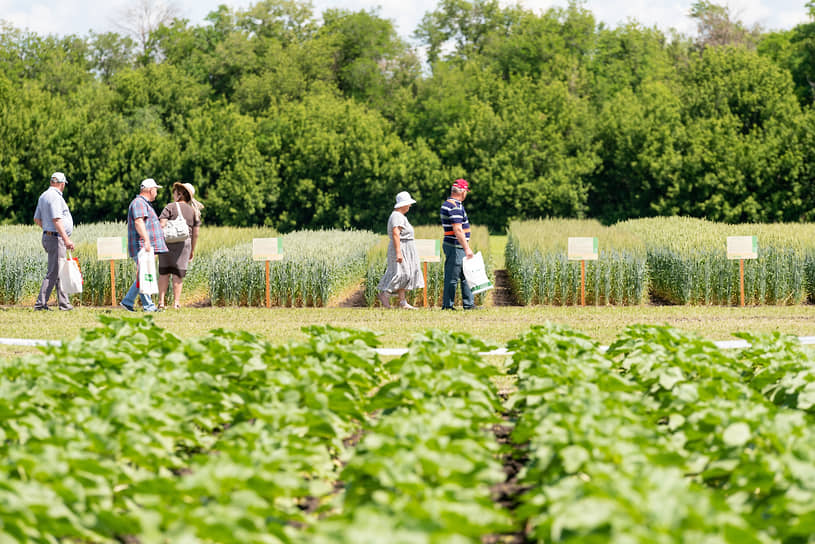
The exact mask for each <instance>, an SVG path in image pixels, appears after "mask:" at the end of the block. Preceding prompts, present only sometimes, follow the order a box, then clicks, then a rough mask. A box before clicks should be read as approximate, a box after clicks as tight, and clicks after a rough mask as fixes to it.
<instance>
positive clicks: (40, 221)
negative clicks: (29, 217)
mask: <svg viewBox="0 0 815 544" xmlns="http://www.w3.org/2000/svg"><path fill="white" fill-rule="evenodd" d="M34 222H35V223H36V224H37V226H38V227H40V228H42V219H40V218H39V217H35V218H34Z"/></svg>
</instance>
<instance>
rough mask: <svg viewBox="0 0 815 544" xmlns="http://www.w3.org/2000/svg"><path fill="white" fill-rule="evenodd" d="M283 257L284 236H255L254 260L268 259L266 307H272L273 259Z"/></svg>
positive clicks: (253, 245) (253, 241)
mask: <svg viewBox="0 0 815 544" xmlns="http://www.w3.org/2000/svg"><path fill="white" fill-rule="evenodd" d="M281 259H283V239H282V238H253V239H252V260H253V261H266V307H267V308H271V307H272V299H271V293H270V292H269V291H270V288H269V273H270V263H271V261H279V260H281Z"/></svg>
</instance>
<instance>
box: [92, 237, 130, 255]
mask: <svg viewBox="0 0 815 544" xmlns="http://www.w3.org/2000/svg"><path fill="white" fill-rule="evenodd" d="M96 258H97V259H99V260H100V261H112V260H117V259H127V238H125V237H124V236H115V237H112V238H97V239H96Z"/></svg>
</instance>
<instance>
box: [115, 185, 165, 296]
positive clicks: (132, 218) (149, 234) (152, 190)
mask: <svg viewBox="0 0 815 544" xmlns="http://www.w3.org/2000/svg"><path fill="white" fill-rule="evenodd" d="M159 189H161V185H158V184H157V183H156V181H155V180H154V179H152V178H147V179H145V180H144V181H142V182H141V185H140V186H139V194H138V195H136V198H134V199H133V201H132V202H131V203H130V207H128V209H127V252H128V254H129V255H130V258H131V259H133V261H134V262H135V263H136V281H134V282H133V285H131V286H130V289H129V290H128V291H127V294H126V295H125V298H124V299H122V301H121V302H120V303H119V306H121V307H122V308H124V309H125V310H127V311H129V312H134V311H135V304H136V296H139V297H141V305H142V309H143V310H144V311H145V312H156V311H159V310H158V307H156V304H155V303H154V302H153V299H152V298H151V297H150V296H149V295H145V294H144V293H141V292H140V291H139V277H138V268H139V250H141V249H144V250H145V251H147V252H149V251H154V252H155V253H165V252H166V251H167V243H166V242H165V241H164V232H163V231H162V230H161V223H160V222H159V220H158V216H157V215H156V211H155V210H154V209H153V206H152V205H151V204H150V203H151V202H153V201H154V200H155V199H156V196H157V195H158V190H159Z"/></svg>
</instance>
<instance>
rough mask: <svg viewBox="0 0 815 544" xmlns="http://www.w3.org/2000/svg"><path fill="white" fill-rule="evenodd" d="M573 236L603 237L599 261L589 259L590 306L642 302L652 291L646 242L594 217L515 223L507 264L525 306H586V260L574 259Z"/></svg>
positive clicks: (508, 271) (508, 237) (512, 229)
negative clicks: (583, 273)
mask: <svg viewBox="0 0 815 544" xmlns="http://www.w3.org/2000/svg"><path fill="white" fill-rule="evenodd" d="M569 237H597V238H599V243H600V251H599V260H597V261H586V277H585V296H586V303H587V304H594V305H601V304H619V305H623V304H640V303H642V302H644V301H645V300H646V297H647V293H648V267H647V264H646V253H645V244H643V242H642V241H641V240H640V239H639V238H637V237H636V236H633V235H631V234H628V233H625V232H620V231H617V230H615V229H612V228H608V227H604V226H603V225H601V224H600V223H599V222H597V221H594V220H578V219H545V220H534V221H514V222H513V223H511V224H510V227H509V230H508V233H507V245H506V250H505V257H504V262H505V264H506V268H507V273H508V275H509V281H510V286H511V288H512V290H513V293H514V295H515V297H516V299H517V300H518V301H519V302H520V303H521V304H557V305H571V304H580V262H579V261H569V260H568V258H567V244H568V239H569Z"/></svg>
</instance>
